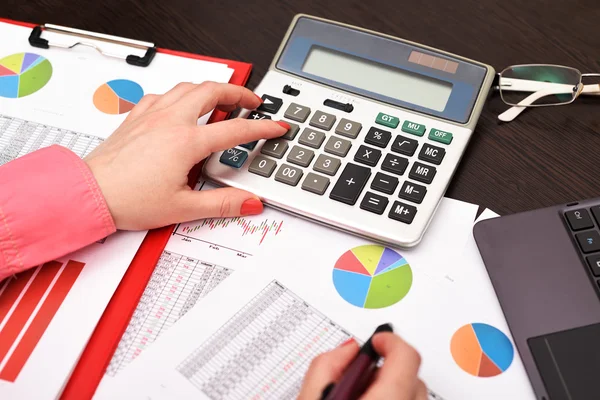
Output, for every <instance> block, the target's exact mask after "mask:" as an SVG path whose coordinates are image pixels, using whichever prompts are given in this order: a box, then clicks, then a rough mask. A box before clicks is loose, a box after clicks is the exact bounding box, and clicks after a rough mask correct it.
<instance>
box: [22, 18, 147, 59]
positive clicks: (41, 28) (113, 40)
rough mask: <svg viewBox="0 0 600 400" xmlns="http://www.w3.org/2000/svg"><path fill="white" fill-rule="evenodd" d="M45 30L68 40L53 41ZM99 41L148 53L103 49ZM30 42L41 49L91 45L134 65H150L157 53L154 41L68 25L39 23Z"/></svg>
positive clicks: (101, 52) (106, 54)
mask: <svg viewBox="0 0 600 400" xmlns="http://www.w3.org/2000/svg"><path fill="white" fill-rule="evenodd" d="M44 32H53V33H58V34H61V35H65V36H66V37H67V41H66V42H64V43H58V42H52V43H51V42H50V41H49V40H48V39H44V38H43V37H42V34H43V33H44ZM98 42H104V43H110V44H113V45H114V44H116V45H120V46H125V47H131V48H135V49H141V50H145V51H146V53H145V54H144V55H143V56H138V55H134V54H129V55H120V54H116V53H114V52H109V51H105V50H103V49H102V47H100V46H101V44H99V43H98ZM29 44H30V45H32V46H33V47H38V48H41V49H49V48H51V47H58V48H63V49H72V48H73V47H76V46H86V47H91V48H93V49H96V50H97V51H98V52H99V53H100V54H102V55H104V56H107V57H113V58H119V59H122V60H125V61H126V62H127V64H130V65H134V66H137V67H147V66H149V65H150V63H151V62H152V60H153V59H154V56H155V55H156V47H155V45H154V43H150V42H143V41H140V40H133V39H127V38H122V37H119V36H112V35H106V34H103V33H95V32H89V31H84V30H81V29H75V28H68V27H66V26H60V25H53V24H44V25H38V26H36V27H35V28H33V30H32V31H31V34H30V35H29Z"/></svg>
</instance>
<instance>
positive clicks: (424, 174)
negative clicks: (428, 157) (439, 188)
mask: <svg viewBox="0 0 600 400" xmlns="http://www.w3.org/2000/svg"><path fill="white" fill-rule="evenodd" d="M435 173H436V169H435V167H432V166H429V165H425V164H421V163H419V162H415V163H414V164H413V166H412V168H411V169H410V173H409V174H408V177H409V178H410V179H414V180H415V181H419V182H423V183H431V182H432V181H433V177H434V176H435Z"/></svg>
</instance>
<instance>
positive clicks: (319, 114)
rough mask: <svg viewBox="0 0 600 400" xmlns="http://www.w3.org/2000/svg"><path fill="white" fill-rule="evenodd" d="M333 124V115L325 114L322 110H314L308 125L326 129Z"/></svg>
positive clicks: (329, 128)
mask: <svg viewBox="0 0 600 400" xmlns="http://www.w3.org/2000/svg"><path fill="white" fill-rule="evenodd" d="M333 124H335V115H333V114H327V113H326V112H323V111H316V112H315V113H314V115H313V116H312V118H311V119H310V126H314V127H316V128H321V129H324V130H326V131H329V130H331V127H332V126H333Z"/></svg>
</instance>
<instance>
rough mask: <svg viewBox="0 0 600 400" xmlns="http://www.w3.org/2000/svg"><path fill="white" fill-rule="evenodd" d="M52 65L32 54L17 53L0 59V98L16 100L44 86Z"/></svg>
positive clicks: (49, 75) (47, 80) (48, 78)
mask: <svg viewBox="0 0 600 400" xmlns="http://www.w3.org/2000/svg"><path fill="white" fill-rule="evenodd" d="M51 77H52V64H50V61H48V60H47V59H45V58H44V57H42V56H40V55H38V54H34V53H17V54H12V55H10V56H7V57H4V58H2V59H0V97H6V98H9V99H17V98H20V97H25V96H29V95H30V94H33V93H35V92H37V91H38V90H40V89H41V88H43V87H44V86H46V84H47V83H48V82H49V81H50V78H51Z"/></svg>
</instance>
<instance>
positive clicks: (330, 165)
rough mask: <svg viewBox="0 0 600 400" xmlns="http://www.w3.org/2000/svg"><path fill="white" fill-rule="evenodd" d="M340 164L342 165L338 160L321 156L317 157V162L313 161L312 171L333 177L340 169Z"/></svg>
mask: <svg viewBox="0 0 600 400" xmlns="http://www.w3.org/2000/svg"><path fill="white" fill-rule="evenodd" d="M340 164H342V162H341V161H340V160H339V159H338V158H334V157H329V156H327V155H325V154H321V155H320V156H319V157H317V161H315V165H314V166H313V169H314V170H315V171H317V172H321V173H323V174H327V175H330V176H333V175H335V173H336V172H337V170H338V168H339V167H340Z"/></svg>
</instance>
